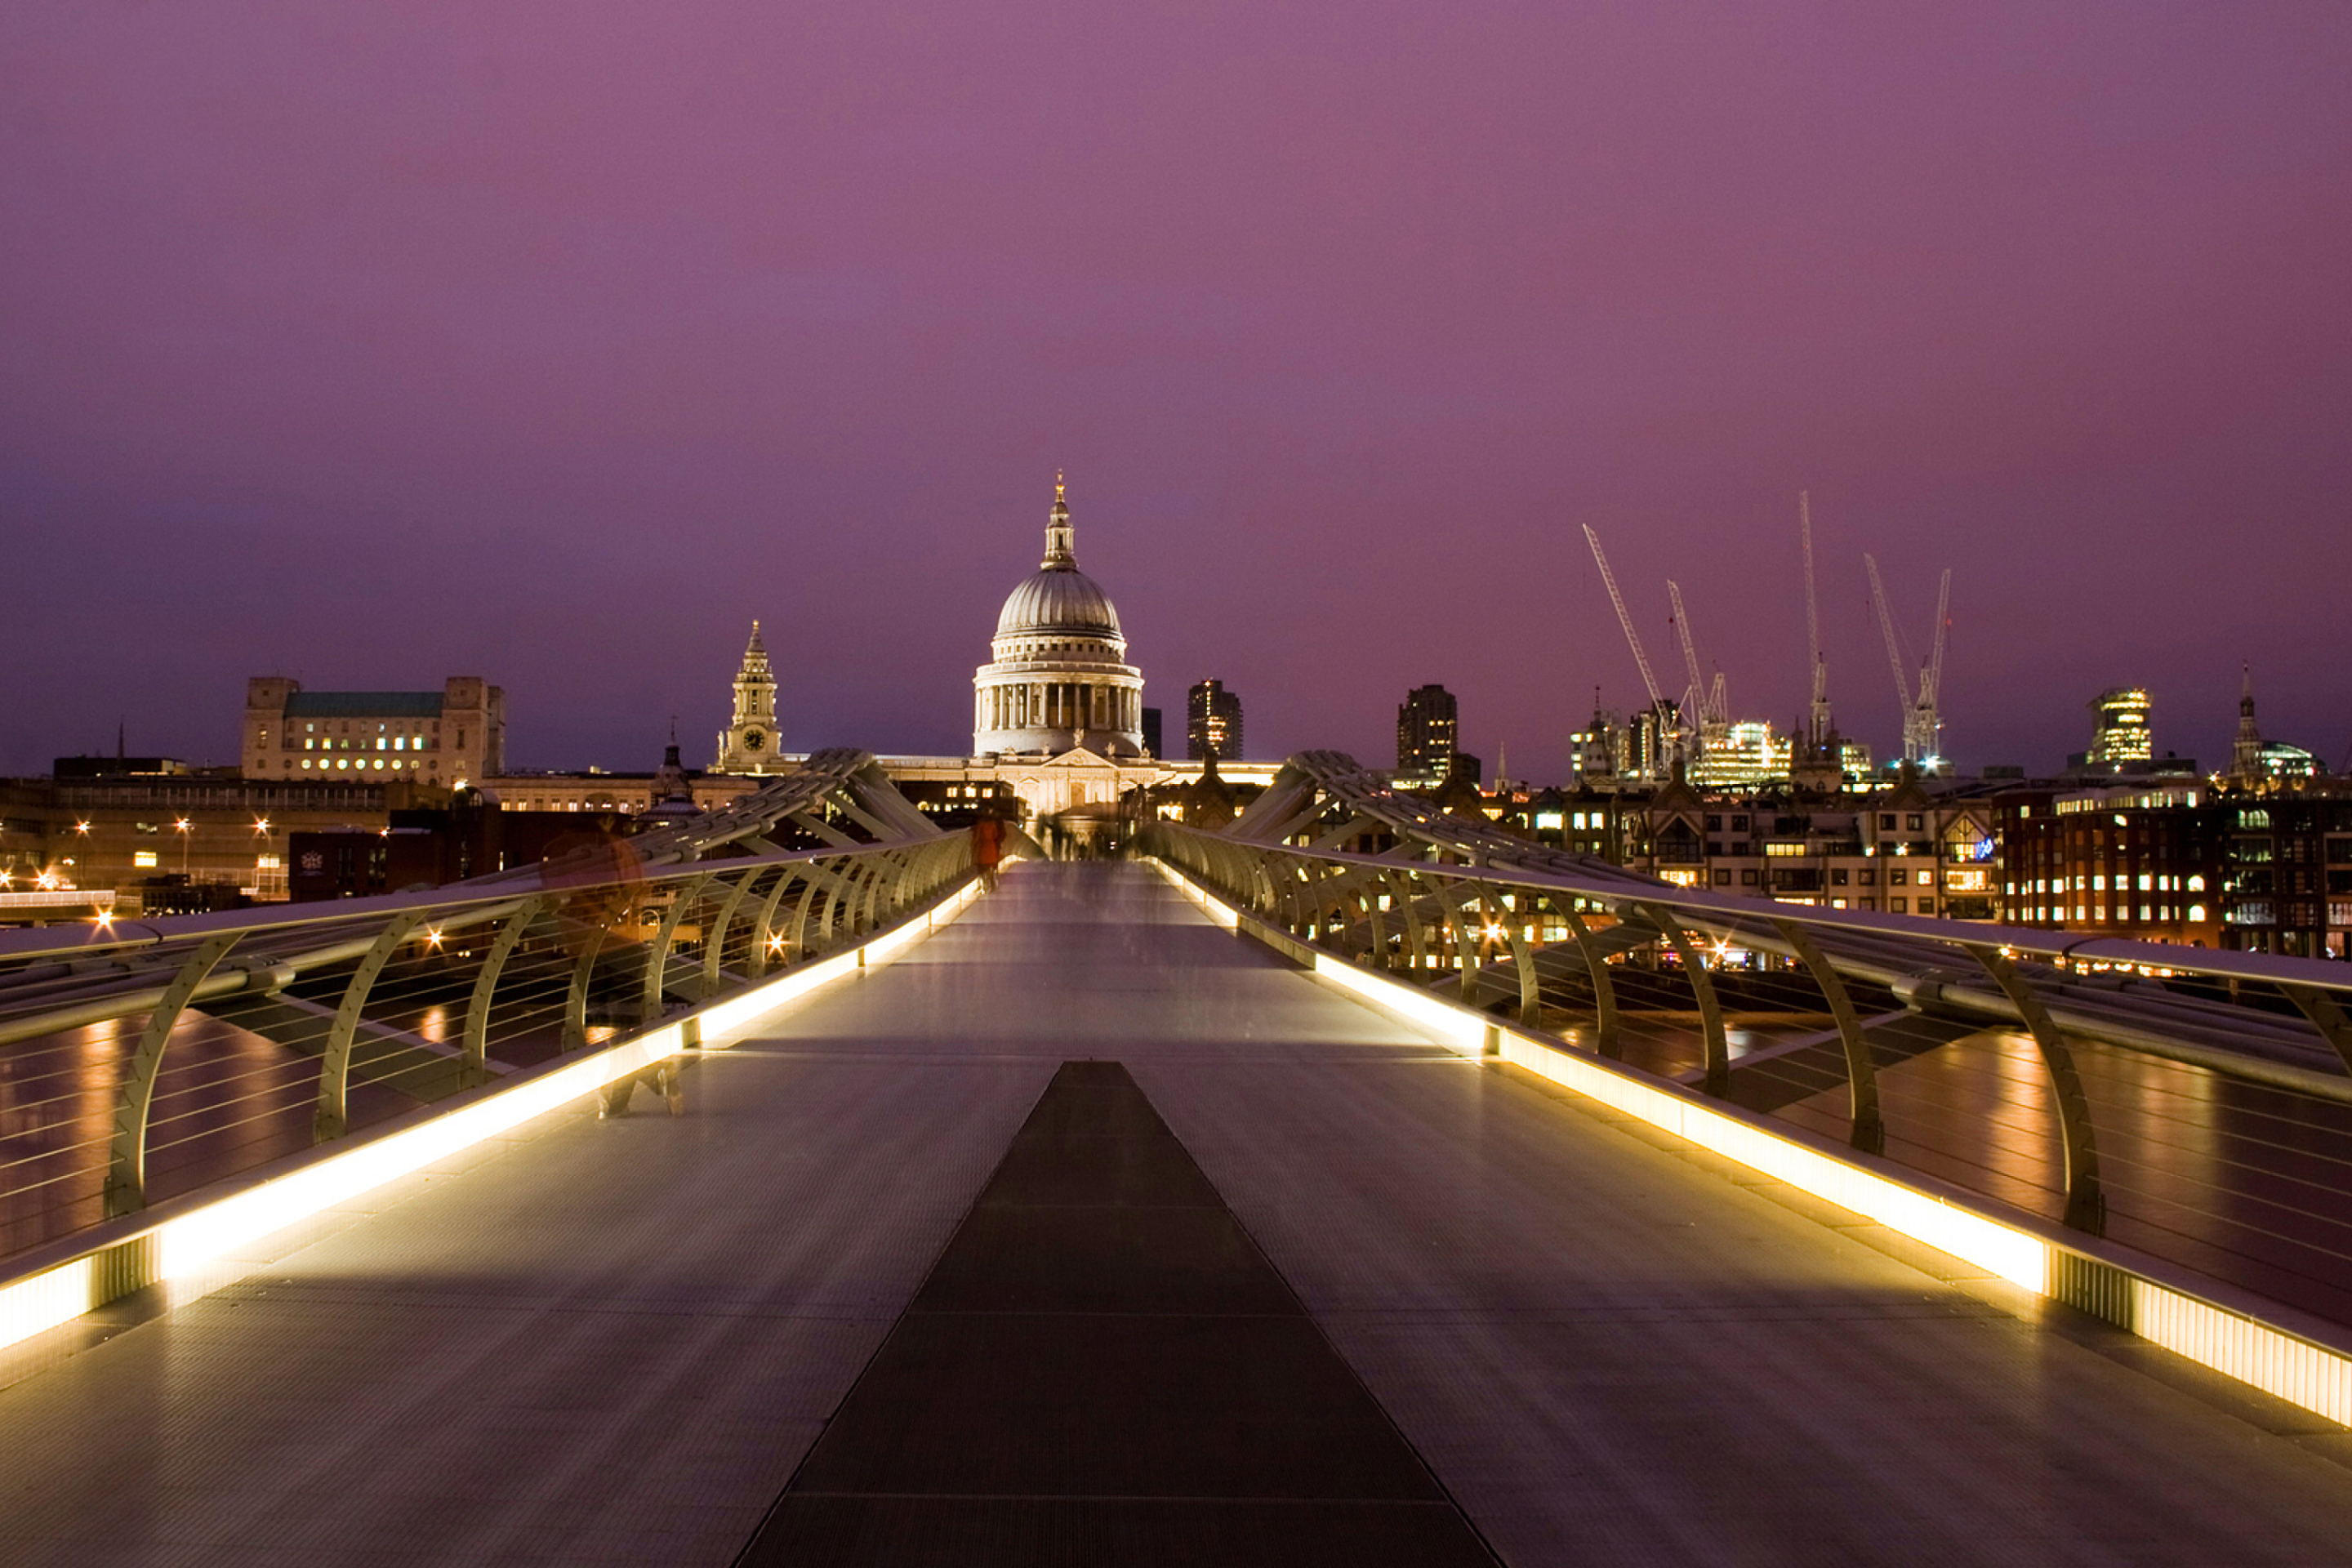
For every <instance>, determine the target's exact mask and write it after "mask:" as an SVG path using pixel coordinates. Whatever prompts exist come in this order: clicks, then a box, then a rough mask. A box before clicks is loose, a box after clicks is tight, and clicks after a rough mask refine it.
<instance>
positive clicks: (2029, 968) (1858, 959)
mask: <svg viewBox="0 0 2352 1568" xmlns="http://www.w3.org/2000/svg"><path fill="white" fill-rule="evenodd" d="M1139 847H1140V848H1141V849H1142V850H1144V852H1146V853H1149V854H1152V855H1155V856H1158V857H1159V858H1161V859H1163V860H1164V861H1166V862H1167V863H1168V864H1170V865H1171V867H1173V868H1177V869H1178V870H1180V871H1181V872H1182V873H1183V874H1184V875H1186V876H1187V877H1189V878H1191V879H1192V880H1193V881H1194V882H1196V883H1198V884H1199V885H1201V886H1202V888H1204V889H1208V890H1210V891H1211V892H1213V893H1214V894H1215V896H1216V897H1218V898H1219V899H1221V900H1224V901H1225V902H1227V903H1228V904H1230V905H1231V906H1233V907H1234V909H1236V910H1240V911H1242V912H1243V913H1244V914H1245V915H1247V916H1249V917H1251V918H1252V919H1254V920H1255V921H1261V922H1264V925H1265V927H1267V928H1271V929H1272V930H1273V931H1276V933H1280V934H1286V935H1287V936H1289V937H1290V938H1292V939H1294V940H1296V941H1297V942H1304V943H1307V944H1310V945H1311V946H1313V947H1314V948H1316V949H1318V950H1319V951H1321V952H1328V953H1329V954H1330V955H1331V956H1332V957H1333V958H1335V959H1339V960H1344V961H1346V962H1349V963H1359V964H1363V965H1368V966H1370V967H1371V968H1374V969H1378V970H1381V971H1384V972H1387V973H1390V974H1391V975H1392V976H1394V977H1397V978H1401V979H1402V978H1409V979H1410V980H1411V982H1412V983H1413V984H1419V985H1422V986H1423V987H1425V988H1428V989H1431V990H1432V991H1433V993H1436V994H1444V995H1445V996H1447V997H1448V998H1449V999H1451V998H1454V997H1459V998H1461V999H1462V1000H1463V1001H1464V1002H1465V1003H1466V1004H1467V1005H1473V1006H1475V1007H1478V1008H1481V1009H1483V1010H1487V1011H1491V1012H1496V1013H1508V1014H1512V1015H1515V1016H1517V1019H1518V1020H1519V1021H1521V1022H1522V1023H1524V1024H1526V1025H1528V1026H1537V1027H1540V1028H1542V1029H1545V1030H1549V1031H1552V1032H1555V1033H1557V1034H1558V1035H1559V1037H1561V1038H1562V1040H1563V1042H1564V1043H1566V1044H1567V1045H1569V1046H1570V1047H1573V1048H1579V1049H1584V1050H1589V1051H1591V1052H1593V1053H1594V1054H1595V1055H1598V1056H1601V1057H1606V1058H1615V1059H1618V1060H1621V1061H1623V1062H1624V1063H1626V1064H1627V1065H1629V1066H1631V1067H1633V1068H1636V1069H1638V1070H1642V1071H1644V1072H1647V1073H1650V1074H1653V1075H1654V1076H1655V1077H1657V1078H1658V1079H1662V1080H1666V1081H1668V1082H1670V1083H1671V1084H1672V1085H1674V1086H1675V1088H1676V1089H1678V1091H1680V1092H1685V1093H1689V1094H1693V1095H1696V1096H1698V1097H1700V1098H1702V1099H1705V1098H1709V1097H1720V1098H1723V1099H1726V1100H1729V1101H1730V1102H1731V1103H1733V1104H1735V1105H1738V1106H1741V1107H1744V1108H1746V1109H1747V1110H1751V1111H1756V1112H1760V1113H1763V1114H1766V1115H1768V1116H1770V1117H1773V1118H1776V1119H1779V1120H1780V1121H1782V1122H1783V1123H1784V1124H1786V1125H1789V1126H1790V1127H1791V1128H1792V1129H1795V1130H1797V1131H1801V1132H1803V1133H1806V1134H1810V1135H1811V1136H1814V1137H1818V1138H1827V1139H1832V1140H1834V1141H1835V1142H1843V1143H1846V1144H1848V1145H1850V1146H1851V1147H1852V1148H1853V1149H1854V1150H1856V1151H1858V1152H1860V1153H1861V1154H1863V1155H1864V1156H1878V1157H1884V1158H1885V1159H1887V1160H1889V1161H1890V1162H1892V1163H1895V1164H1896V1165H1898V1166H1907V1167H1909V1168H1911V1169H1913V1170H1915V1171H1916V1172H1918V1173H1922V1174H1925V1175H1927V1176H1930V1177H1932V1178H1934V1179H1935V1180H1937V1181H1941V1182H1946V1183H1949V1184H1953V1185H1956V1186H1958V1187H1963V1188H1967V1189H1969V1190H1971V1191H1974V1192H1977V1193H1979V1194H1983V1195H1984V1196H1987V1197H1989V1198H1991V1199H1993V1200H1994V1201H1996V1202H1997V1203H2000V1204H2006V1205H2011V1206H2012V1207H2015V1208H2019V1209H2022V1210H2025V1211H2027V1212H2029V1213H2032V1214H2036V1215H2042V1216H2043V1217H2045V1218H2047V1219H2050V1220H2056V1221H2062V1222H2063V1224H2064V1225H2067V1226H2073V1227H2075V1228H2077V1229H2080V1230H2083V1231H2084V1232H2088V1233H2094V1234H2105V1235H2108V1236H2110V1237H2116V1238H2117V1239H2120V1240H2124V1241H2126V1242H2127V1243H2128V1244H2129V1245H2131V1246H2133V1247H2140V1248H2142V1249H2144V1250H2147V1251H2149V1252H2152V1253H2155V1254H2157V1255H2158V1256H2163V1257H2168V1258H2172V1259H2174V1260H2175V1261H2179V1262H2182V1263H2185V1264H2187V1265H2189V1266H2190V1267H2193V1268H2197V1269H2199V1270H2200V1272H2204V1273H2207V1274H2209V1275H2211V1276H2214V1277H2217V1278H2222V1279H2231V1280H2232V1281H2233V1282H2235V1283H2238V1284H2240V1285H2242V1286H2245V1287H2247V1288H2250V1289H2255V1290H2258V1291H2260V1292H2261V1293H2263V1294H2265V1295H2268V1296H2272V1297H2273V1298H2275V1299H2280V1300H2288V1301H2291V1302H2294V1303H2295V1304H2297V1305H2300V1306H2303V1307H2305V1308H2306V1309H2308V1310H2315V1311H2317V1312H2320V1313H2321V1314H2322V1315H2325V1316H2327V1317H2329V1318H2331V1319H2334V1320H2335V1321H2346V1322H2352V1072H2347V1063H2352V1026H2347V1018H2352V966H2347V965H2345V964H2340V963H2329V962H2325V961H2310V960H2294V959H2283V958H2274V957H2271V956H2268V955H2261V954H2250V953H2237V952H2215V951H2210V950H2204V949H2195V948H2182V947H2176V946H2168V945H2159V944H2155V943H2141V942H2121V941H2111V940H2105V939H2083V938H2078V937H2074V936H2072V935H2070V934H2068V933H2063V932H2052V931H2038V930H2025V929H2019V928H2008V927H2000V926H1995V925H1990V924H1978V923H1971V922H1959V921H1934V920H1927V919H1920V918H1911V917H1906V916H1899V915H1882V914H1877V913H1874V912H1869V911H1859V910H1835V909H1829V908H1824V907H1822V906H1820V905H1803V904H1793V903H1781V902H1777V901H1773V900H1764V899H1759V898H1751V897H1738V896H1734V895H1731V894H1717V893H1711V892H1706V891H1701V890H1698V889H1688V888H1684V887H1680V886H1676V885H1675V884H1672V883H1668V882H1664V881H1661V880H1659V879H1654V878H1650V877H1646V876H1643V875H1640V874H1638V873H1634V872H1631V871H1628V870H1626V869H1625V868H1622V867H1617V866H1614V865H1611V864H1608V863H1607V862H1604V861H1599V860H1592V859H1587V858H1582V857H1578V856H1573V855H1568V854H1562V853H1560V852H1559V851H1555V850H1552V849H1549V848H1548V847H1544V846H1541V845H1538V844H1532V843H1528V842H1527V841H1525V840H1522V839H1518V838H1516V837H1511V836H1509V835H1507V834H1506V833H1503V832H1502V831H1500V830H1499V829H1497V828H1496V826H1494V825H1493V824H1490V823H1486V822H1483V821H1476V820H1473V819H1468V818H1462V817H1454V816H1447V815H1445V814H1444V813H1441V812H1437V811H1435V810H1433V809H1432V808H1431V807H1430V806H1429V805H1428V804H1427V803H1426V802H1425V801H1423V800H1422V799H1420V798H1417V797H1415V796H1413V795H1408V794H1402V793H1400V792H1397V791H1394V790H1392V789H1391V788H1390V787H1388V786H1387V785H1386V784H1384V783H1382V782H1381V780H1379V779H1378V778H1377V777H1376V776H1375V775H1373V774H1371V773H1369V772H1367V771H1366V770H1363V769H1361V768H1360V767H1358V766H1357V765H1356V764H1355V763H1353V762H1352V761H1350V760H1349V759H1348V758H1346V757H1345V756H1344V755H1341V754H1340V753H1337V752H1307V753H1303V754H1302V755H1301V756H1299V757H1297V758H1294V759H1293V761H1292V763H1291V764H1290V765H1289V766H1287V767H1286V768H1285V769H1284V770H1283V772H1282V773H1281V774H1280V775H1278V776H1277V778H1276V781H1275V783H1274V784H1273V785H1272V786H1270V787H1269V788H1268V789H1267V791H1266V792H1265V795H1262V796H1261V797H1260V798H1259V800H1258V801H1256V802H1255V803H1253V805H1251V807H1250V808H1249V809H1248V810H1247V811H1245V812H1244V813H1243V814H1242V816H1240V817H1239V818H1238V819H1236V820H1235V821H1234V823H1233V824H1232V825H1231V826H1229V827H1227V828H1225V829H1223V831H1221V832H1217V833H1209V832H1203V831H1201V830H1198V829H1192V828H1188V827H1185V826H1181V824H1178V823H1174V822H1160V823H1154V824H1149V825H1147V826H1145V828H1144V830H1143V832H1142V834H1141V836H1140V839H1139Z"/></svg>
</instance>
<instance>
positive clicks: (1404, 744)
mask: <svg viewBox="0 0 2352 1568" xmlns="http://www.w3.org/2000/svg"><path fill="white" fill-rule="evenodd" d="M1461 730H1462V721H1461V711H1460V707H1459V705H1458V704H1457V703H1456V702H1455V701H1454V693H1452V692H1451V691H1448V690H1446V689H1445V688H1444V687H1443V686H1416V687H1414V688H1413V689H1412V690H1411V691H1408V692H1406V693H1405V696H1404V700H1403V701H1402V702H1401V703H1399V704H1398V705H1397V761H1396V765H1397V772H1399V773H1423V774H1426V775H1428V776H1429V777H1431V778H1444V776H1445V775H1446V774H1447V773H1451V772H1452V771H1453V769H1454V752H1457V751H1459V750H1460V749H1461Z"/></svg>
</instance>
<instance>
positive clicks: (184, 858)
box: [172, 817, 193, 881]
mask: <svg viewBox="0 0 2352 1568" xmlns="http://www.w3.org/2000/svg"><path fill="white" fill-rule="evenodd" d="M172 826H173V827H176V828H178V829H179V830H180V879H181V880H182V881H186V880H187V878H188V830H189V828H190V827H191V826H193V825H192V824H191V823H190V822H189V821H188V819H187V818H186V817H182V818H180V820H179V821H177V822H174V823H173V824H172Z"/></svg>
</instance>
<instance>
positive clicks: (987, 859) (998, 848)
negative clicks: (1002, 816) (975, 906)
mask: <svg viewBox="0 0 2352 1568" xmlns="http://www.w3.org/2000/svg"><path fill="white" fill-rule="evenodd" d="M1003 858H1004V824H1003V823H1002V822H999V821H998V820H997V819H996V816H995V814H994V813H992V812H985V813H982V816H981V818H980V820H979V821H977V822H975V823H973V824H972V825H971V863H972V865H973V866H975V867H977V868H979V871H980V885H981V888H982V890H983V891H985V892H994V891H995V890H996V863H997V862H998V861H999V860H1002V859H1003Z"/></svg>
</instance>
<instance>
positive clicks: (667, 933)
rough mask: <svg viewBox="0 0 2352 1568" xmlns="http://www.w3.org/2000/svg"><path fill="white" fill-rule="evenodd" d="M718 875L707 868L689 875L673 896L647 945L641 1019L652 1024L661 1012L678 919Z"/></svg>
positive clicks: (640, 995)
mask: <svg viewBox="0 0 2352 1568" xmlns="http://www.w3.org/2000/svg"><path fill="white" fill-rule="evenodd" d="M717 875H718V873H717V872H715V871H705V872H703V873H702V874H701V875H700V876H697V877H688V879H686V881H685V883H684V884H683V885H681V886H680V887H679V888H678V889H677V896H676V897H674V898H673V899H672V900H670V906H669V910H668V912H667V913H666V914H664V915H663V916H662V922H661V929H660V930H659V931H656V932H655V933H654V940H653V942H651V943H650V944H648V945H647V947H646V973H645V981H644V984H643V985H642V987H641V988H640V989H639V992H638V995H637V1018H638V1021H639V1022H640V1023H646V1024H650V1023H652V1022H653V1021H654V1020H655V1019H656V1018H658V1017H660V1016H661V1014H662V992H663V991H664V990H665V989H666V984H667V981H668V979H669V949H670V943H671V942H675V941H676V940H677V922H678V921H681V920H683V919H684V918H685V917H686V911H687V910H690V909H692V908H693V907H694V905H695V900H698V899H699V898H701V897H702V889H705V888H707V887H709V885H710V880H711V879H712V878H713V877H715V876H717Z"/></svg>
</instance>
